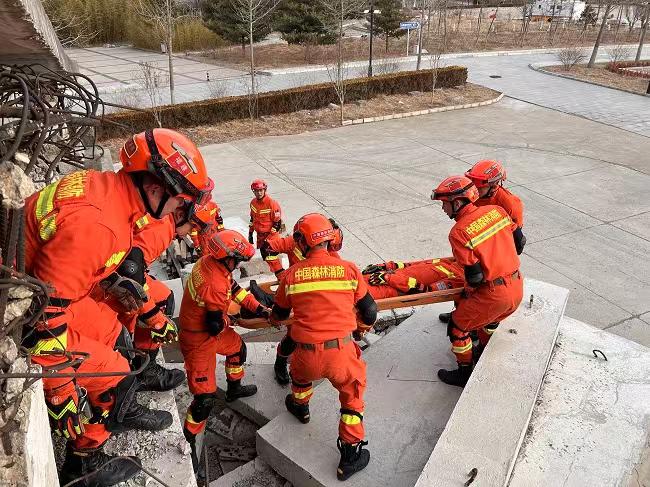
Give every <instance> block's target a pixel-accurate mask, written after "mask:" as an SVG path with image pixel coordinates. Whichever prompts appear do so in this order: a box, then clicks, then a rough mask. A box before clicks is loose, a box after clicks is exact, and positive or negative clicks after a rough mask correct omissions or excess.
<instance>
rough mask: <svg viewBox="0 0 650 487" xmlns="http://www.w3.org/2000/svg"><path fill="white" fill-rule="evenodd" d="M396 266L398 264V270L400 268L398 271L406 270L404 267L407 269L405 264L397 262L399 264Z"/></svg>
mask: <svg viewBox="0 0 650 487" xmlns="http://www.w3.org/2000/svg"><path fill="white" fill-rule="evenodd" d="M395 264H397V268H398V269H404V267H406V266H405V265H404V262H400V261H397V262H395Z"/></svg>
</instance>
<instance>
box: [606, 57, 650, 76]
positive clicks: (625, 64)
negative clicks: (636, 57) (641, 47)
mask: <svg viewBox="0 0 650 487" xmlns="http://www.w3.org/2000/svg"><path fill="white" fill-rule="evenodd" d="M642 66H650V61H618V62H612V63H609V64H608V65H607V67H606V69H607V71H611V72H612V73H616V74H621V75H623V76H629V77H630V78H646V79H650V73H639V72H634V71H627V70H626V69H623V68H636V67H642Z"/></svg>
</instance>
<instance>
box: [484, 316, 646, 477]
mask: <svg viewBox="0 0 650 487" xmlns="http://www.w3.org/2000/svg"><path fill="white" fill-rule="evenodd" d="M593 350H601V351H602V352H603V353H604V354H605V356H606V357H607V360H604V359H603V358H602V356H601V355H598V357H596V356H595V355H593V352H592V351H593ZM649 398H650V348H646V347H644V346H642V345H639V344H637V343H634V342H632V341H630V340H627V339H624V338H621V337H619V336H617V335H614V334H611V333H608V332H606V331H602V330H599V329H598V328H594V327H592V326H590V325H587V324H585V323H582V322H580V321H577V320H574V319H572V318H568V317H566V316H565V317H564V318H563V319H562V321H561V323H560V330H559V333H558V338H557V346H556V348H555V351H554V354H553V358H552V359H551V364H550V366H549V368H548V370H547V372H546V376H545V377H544V383H543V385H542V389H541V391H540V394H539V397H538V399H537V405H536V407H535V411H534V412H533V417H532V419H531V421H530V424H529V426H528V433H527V434H526V437H525V438H524V443H523V445H522V447H521V450H520V451H519V455H518V457H517V461H516V463H515V467H514V471H513V474H512V478H511V479H510V484H509V485H510V486H512V487H528V486H531V485H564V486H575V487H578V486H584V485H589V486H603V487H605V486H610V485H650V443H648V441H649V439H650V422H649V421H648V418H650V400H649ZM478 480H479V477H477V481H478ZM479 485H482V484H479Z"/></svg>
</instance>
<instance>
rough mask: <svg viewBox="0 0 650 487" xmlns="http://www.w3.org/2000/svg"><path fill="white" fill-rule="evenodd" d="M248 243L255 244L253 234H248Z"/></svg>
mask: <svg viewBox="0 0 650 487" xmlns="http://www.w3.org/2000/svg"><path fill="white" fill-rule="evenodd" d="M248 243H249V244H251V245H252V244H253V243H254V242H253V232H248Z"/></svg>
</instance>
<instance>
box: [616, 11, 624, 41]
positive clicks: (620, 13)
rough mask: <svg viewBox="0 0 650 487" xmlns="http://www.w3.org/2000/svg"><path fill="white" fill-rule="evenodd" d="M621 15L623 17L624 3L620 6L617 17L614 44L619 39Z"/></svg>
mask: <svg viewBox="0 0 650 487" xmlns="http://www.w3.org/2000/svg"><path fill="white" fill-rule="evenodd" d="M621 17H623V5H619V6H618V17H616V30H614V44H616V39H618V29H620V28H621Z"/></svg>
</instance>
